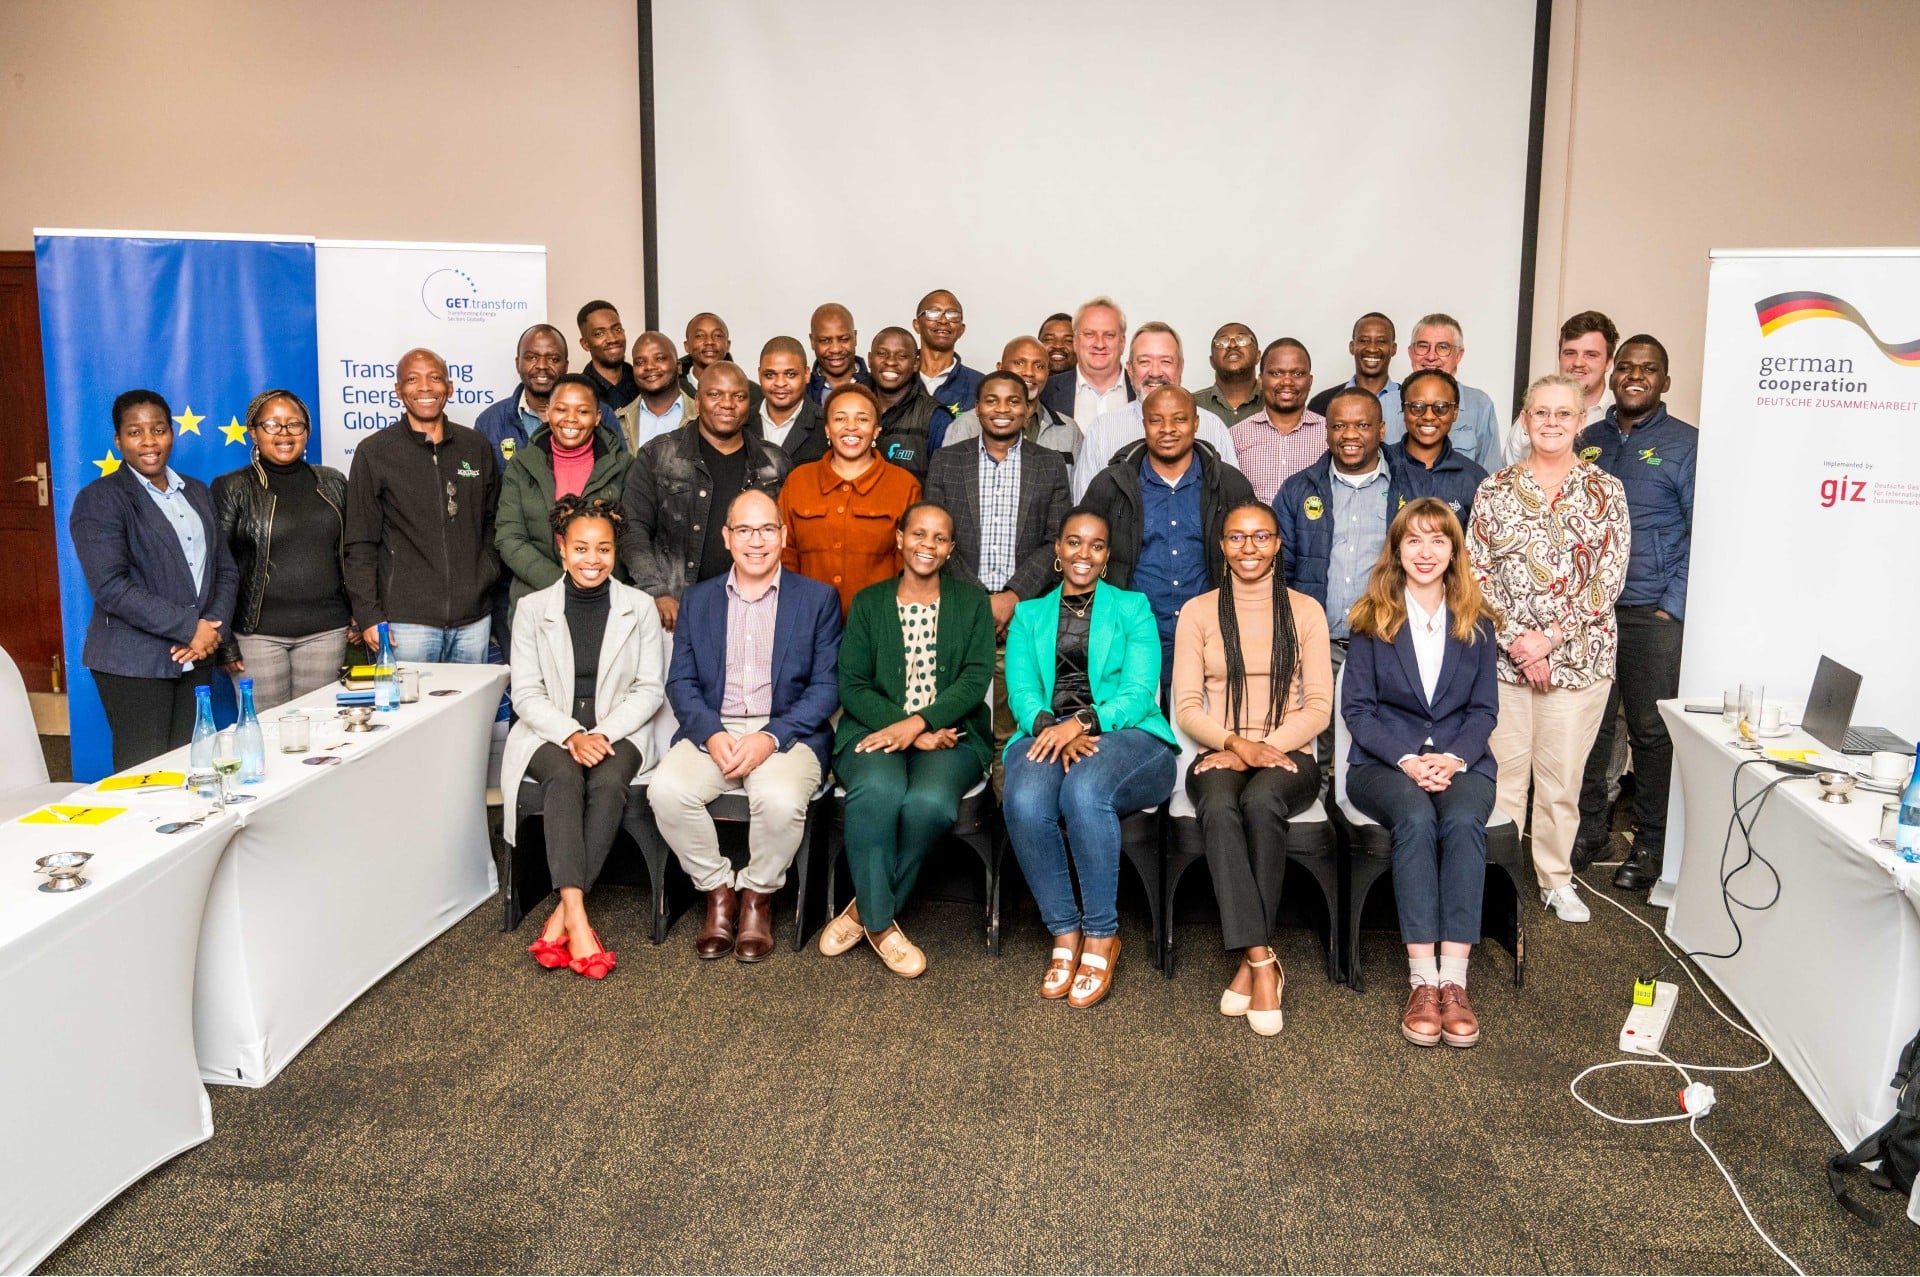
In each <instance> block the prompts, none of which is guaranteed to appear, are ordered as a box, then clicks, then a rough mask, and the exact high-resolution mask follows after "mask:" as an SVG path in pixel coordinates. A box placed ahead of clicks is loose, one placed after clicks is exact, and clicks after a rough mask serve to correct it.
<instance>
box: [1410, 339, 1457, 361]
mask: <svg viewBox="0 0 1920 1277" xmlns="http://www.w3.org/2000/svg"><path fill="white" fill-rule="evenodd" d="M1407 353H1408V354H1410V355H1439V356H1441V357H1442V358H1445V357H1446V356H1448V355H1451V354H1452V353H1453V343H1452V342H1450V341H1416V342H1414V343H1413V345H1412V346H1410V347H1408V348H1407Z"/></svg>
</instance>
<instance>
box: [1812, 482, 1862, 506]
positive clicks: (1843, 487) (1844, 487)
mask: <svg viewBox="0 0 1920 1277" xmlns="http://www.w3.org/2000/svg"><path fill="white" fill-rule="evenodd" d="M1866 491H1867V485H1866V483H1865V482H1863V481H1862V480H1859V479H1849V478H1847V477H1846V476H1845V475H1842V476H1841V477H1840V478H1838V479H1822V480H1821V481H1820V508H1821V509H1823V510H1831V509H1833V507H1835V506H1836V505H1842V504H1845V503H1847V502H1852V501H1858V502H1859V503H1860V504H1862V505H1865V504H1866V502H1867V498H1866V495H1865V494H1866Z"/></svg>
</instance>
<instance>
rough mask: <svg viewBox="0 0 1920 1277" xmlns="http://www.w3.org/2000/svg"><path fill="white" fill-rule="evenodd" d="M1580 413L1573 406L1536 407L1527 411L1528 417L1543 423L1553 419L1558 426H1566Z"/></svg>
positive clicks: (1530, 419)
mask: <svg viewBox="0 0 1920 1277" xmlns="http://www.w3.org/2000/svg"><path fill="white" fill-rule="evenodd" d="M1579 415H1580V414H1578V413H1576V412H1575V411H1574V410H1573V409H1571V408H1534V409H1532V410H1531V411H1529V412H1528V413H1527V419H1528V420H1529V421H1537V422H1539V423H1540V424H1542V425H1545V424H1546V423H1547V422H1549V421H1551V422H1552V423H1553V424H1554V425H1556V426H1564V425H1568V424H1570V423H1571V422H1572V421H1573V419H1574V418H1575V417H1577V416H1579Z"/></svg>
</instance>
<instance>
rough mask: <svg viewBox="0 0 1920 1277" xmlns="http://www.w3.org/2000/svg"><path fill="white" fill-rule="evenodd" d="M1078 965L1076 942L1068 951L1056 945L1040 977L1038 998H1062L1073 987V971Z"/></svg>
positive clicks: (1062, 946) (1078, 948)
mask: <svg viewBox="0 0 1920 1277" xmlns="http://www.w3.org/2000/svg"><path fill="white" fill-rule="evenodd" d="M1079 965H1080V946H1079V944H1078V943H1077V942H1076V943H1075V945H1074V947H1073V948H1071V949H1069V948H1067V947H1066V946H1065V945H1057V946H1055V948H1054V950H1053V955H1052V956H1051V957H1050V958H1048V959H1047V971H1046V974H1045V975H1043V976H1041V977H1040V996H1041V997H1043V998H1047V999H1056V998H1064V997H1066V996H1067V991H1068V990H1069V989H1071V988H1072V987H1073V971H1074V968H1075V967H1077V966H1079Z"/></svg>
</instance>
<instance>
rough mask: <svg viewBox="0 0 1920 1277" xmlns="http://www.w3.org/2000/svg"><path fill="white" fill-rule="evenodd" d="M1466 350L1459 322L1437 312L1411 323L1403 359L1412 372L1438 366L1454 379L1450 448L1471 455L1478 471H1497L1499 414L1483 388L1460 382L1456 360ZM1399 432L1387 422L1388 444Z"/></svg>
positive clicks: (1403, 385) (1459, 358)
mask: <svg viewBox="0 0 1920 1277" xmlns="http://www.w3.org/2000/svg"><path fill="white" fill-rule="evenodd" d="M1466 353H1467V347H1466V342H1465V340H1464V339H1463V338H1462V337H1461V335H1460V321H1459V320H1457V319H1455V318H1454V317H1453V316H1451V315H1443V314H1440V313H1439V312H1437V311H1436V312H1435V313H1434V314H1431V315H1422V316H1421V317H1420V322H1419V323H1417V324H1415V325H1414V326H1413V341H1412V342H1410V343H1409V344H1408V345H1407V360H1408V362H1410V363H1411V364H1412V365H1413V369H1414V371H1415V372H1419V371H1421V370H1422V369H1427V368H1438V369H1439V370H1440V371H1441V372H1444V373H1446V374H1447V376H1449V377H1452V378H1454V379H1455V381H1454V384H1455V385H1456V386H1459V389H1460V402H1459V411H1458V413H1457V414H1456V415H1455V417H1454V419H1453V429H1452V435H1451V440H1452V444H1453V447H1454V448H1455V449H1456V450H1457V451H1460V452H1464V453H1465V454H1466V455H1467V456H1469V457H1471V458H1473V460H1474V461H1475V462H1476V463H1478V464H1479V466H1480V468H1481V469H1482V470H1486V471H1494V470H1498V469H1499V468H1500V466H1501V455H1502V454H1501V451H1500V417H1499V414H1498V413H1496V412H1495V411H1494V410H1493V398H1492V396H1490V395H1488V394H1487V392H1486V391H1484V390H1479V389H1476V388H1475V387H1473V386H1465V385H1460V382H1459V380H1458V379H1459V376H1460V360H1461V359H1462V358H1463V357H1464V356H1465V355H1466ZM1401 389H1402V391H1403V392H1404V391H1405V389H1406V383H1405V382H1402V383H1401ZM1403 434H1405V429H1404V427H1401V426H1400V425H1399V423H1397V422H1393V421H1389V422H1387V442H1388V443H1397V442H1399V440H1400V438H1401V436H1402V435H1403Z"/></svg>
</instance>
